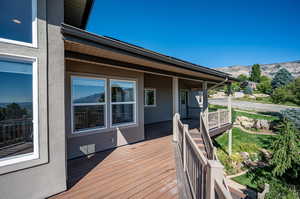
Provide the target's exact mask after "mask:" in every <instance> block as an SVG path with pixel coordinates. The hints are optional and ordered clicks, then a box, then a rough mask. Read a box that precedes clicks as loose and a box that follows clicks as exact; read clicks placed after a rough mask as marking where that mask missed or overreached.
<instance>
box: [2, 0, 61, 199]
mask: <svg viewBox="0 0 300 199" xmlns="http://www.w3.org/2000/svg"><path fill="white" fill-rule="evenodd" d="M37 2H38V48H32V47H25V46H19V45H14V44H7V43H0V53H9V54H16V55H23V56H30V57H37V58H38V82H39V85H38V90H39V95H38V97H39V146H40V158H39V159H36V160H30V161H26V162H23V163H18V164H13V165H11V166H4V167H2V168H0V170H1V171H4V170H7V171H10V173H6V174H5V173H3V174H2V175H1V176H0V198H9V199H15V198H22V199H24V198H30V199H35V198H45V197H48V196H51V195H53V194H56V193H58V192H61V191H63V190H65V189H66V159H65V121H64V119H65V118H64V116H65V113H64V78H65V75H64V71H65V70H64V45H63V41H62V36H61V33H60V24H61V22H62V21H63V9H64V5H63V1H61V0H51V1H47V2H46V0H38V1H37ZM46 13H47V16H46ZM46 19H47V23H46ZM47 47H48V48H47ZM48 138H49V139H48ZM21 168H22V169H21ZM20 169H21V170H20ZM14 170H15V171H14Z"/></svg>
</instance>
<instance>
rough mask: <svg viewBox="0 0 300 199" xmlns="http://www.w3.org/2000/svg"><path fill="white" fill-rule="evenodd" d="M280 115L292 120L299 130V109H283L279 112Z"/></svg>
mask: <svg viewBox="0 0 300 199" xmlns="http://www.w3.org/2000/svg"><path fill="white" fill-rule="evenodd" d="M280 113H281V115H282V117H283V118H285V119H287V120H289V121H291V122H293V123H294V125H295V126H296V128H298V129H299V130H300V110H299V109H294V108H292V109H285V110H283V111H281V112H280Z"/></svg>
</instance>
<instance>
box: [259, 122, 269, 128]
mask: <svg viewBox="0 0 300 199" xmlns="http://www.w3.org/2000/svg"><path fill="white" fill-rule="evenodd" d="M259 121H260V128H261V129H266V130H269V129H270V122H269V121H268V120H259Z"/></svg>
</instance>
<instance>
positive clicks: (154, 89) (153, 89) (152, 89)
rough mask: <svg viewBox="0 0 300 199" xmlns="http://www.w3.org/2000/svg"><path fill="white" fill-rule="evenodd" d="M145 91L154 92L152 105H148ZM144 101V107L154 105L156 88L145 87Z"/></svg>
mask: <svg viewBox="0 0 300 199" xmlns="http://www.w3.org/2000/svg"><path fill="white" fill-rule="evenodd" d="M147 91H153V92H154V104H153V105H148V104H147V100H146V99H147V95H146V92H147ZM144 101H145V104H144V106H145V107H156V88H145V89H144Z"/></svg>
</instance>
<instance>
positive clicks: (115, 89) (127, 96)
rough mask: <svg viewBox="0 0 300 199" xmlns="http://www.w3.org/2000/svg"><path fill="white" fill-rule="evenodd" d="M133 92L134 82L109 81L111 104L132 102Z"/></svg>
mask: <svg viewBox="0 0 300 199" xmlns="http://www.w3.org/2000/svg"><path fill="white" fill-rule="evenodd" d="M134 91H135V83H134V82H128V81H111V92H112V95H111V97H112V102H133V101H134Z"/></svg>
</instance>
